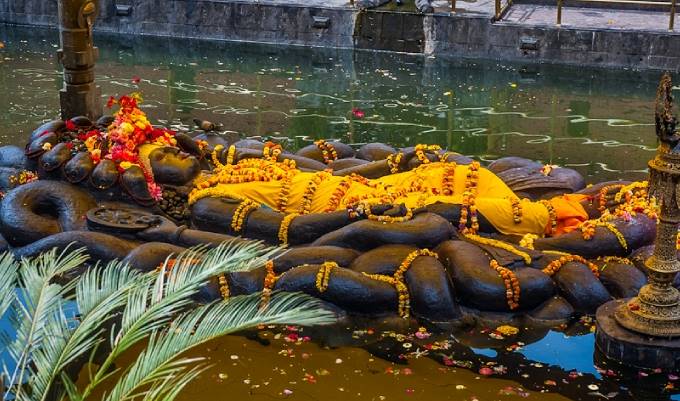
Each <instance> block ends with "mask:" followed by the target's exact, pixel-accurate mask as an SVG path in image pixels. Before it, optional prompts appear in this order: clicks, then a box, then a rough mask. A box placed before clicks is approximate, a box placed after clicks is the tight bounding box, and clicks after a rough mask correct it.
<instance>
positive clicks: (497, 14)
mask: <svg viewBox="0 0 680 401" xmlns="http://www.w3.org/2000/svg"><path fill="white" fill-rule="evenodd" d="M560 1H561V0H560ZM673 1H675V0H673ZM511 6H512V0H506V1H505V4H503V0H496V4H495V10H494V15H493V18H492V20H493V21H494V22H496V21H500V20H501V19H503V16H504V15H505V13H507V12H508V10H509V9H510V7H511Z"/></svg>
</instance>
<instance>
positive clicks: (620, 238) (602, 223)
mask: <svg viewBox="0 0 680 401" xmlns="http://www.w3.org/2000/svg"><path fill="white" fill-rule="evenodd" d="M595 224H596V225H597V226H600V227H604V228H606V229H607V230H609V231H610V232H611V233H612V234H614V235H615V236H616V239H617V240H618V241H619V245H621V247H622V248H623V249H624V250H626V251H627V250H628V242H626V237H624V235H623V233H621V231H619V229H618V228H616V226H615V225H614V224H612V223H610V222H607V221H598V222H596V223H595Z"/></svg>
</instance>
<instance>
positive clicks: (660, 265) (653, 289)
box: [615, 73, 680, 337]
mask: <svg viewBox="0 0 680 401" xmlns="http://www.w3.org/2000/svg"><path fill="white" fill-rule="evenodd" d="M672 87H673V84H672V82H671V77H670V75H668V74H667V73H666V74H664V75H663V76H662V78H661V82H660V83H659V89H658V90H657V98H656V110H655V115H654V120H655V122H656V135H657V137H658V138H659V141H660V144H659V148H658V149H657V154H656V157H655V158H654V159H653V160H651V161H650V162H649V171H650V172H649V184H650V192H649V193H650V196H656V197H657V199H658V200H659V204H660V205H661V211H660V216H659V223H658V224H657V234H656V243H655V248H654V255H653V256H652V257H651V258H649V259H648V260H647V261H646V262H645V266H646V267H647V269H648V270H649V284H647V285H645V286H644V287H642V289H640V293H639V294H638V296H637V297H635V298H633V299H632V300H631V301H630V302H628V303H627V304H623V305H622V306H621V307H620V308H619V309H618V311H617V312H616V314H615V317H616V320H617V321H618V322H619V323H620V324H621V325H622V326H623V327H625V328H627V329H630V330H632V331H635V332H638V333H643V334H649V335H653V336H664V337H666V336H680V292H678V290H677V289H675V288H674V287H673V286H672V285H671V284H672V283H673V280H674V278H675V275H676V274H677V273H678V272H680V262H679V261H678V259H677V256H676V252H677V250H676V241H677V235H678V224H680V210H679V209H678V200H679V199H680V149H678V143H679V142H680V135H678V133H677V130H676V126H677V119H676V117H675V116H674V115H673V97H672V95H671V89H672Z"/></svg>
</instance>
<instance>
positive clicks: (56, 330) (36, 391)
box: [31, 262, 143, 400]
mask: <svg viewBox="0 0 680 401" xmlns="http://www.w3.org/2000/svg"><path fill="white" fill-rule="evenodd" d="M142 279H143V277H142V275H141V274H139V273H138V272H136V271H135V270H132V269H131V268H130V266H128V265H125V264H122V263H120V262H111V263H109V264H108V265H107V266H106V267H103V268H102V267H101V266H98V265H97V266H94V267H92V268H90V269H88V270H87V271H86V272H85V273H84V274H83V275H81V277H80V278H79V280H78V281H77V285H76V295H75V297H76V301H77V305H78V311H79V313H80V317H79V321H78V322H77V323H78V324H77V325H76V326H75V327H72V326H73V324H69V321H68V320H67V317H66V316H65V314H64V313H63V312H62V313H60V314H59V315H57V316H54V317H53V319H51V320H48V321H47V322H46V328H45V330H46V335H45V341H44V344H43V347H42V348H40V349H38V350H37V351H36V352H35V355H34V356H33V359H34V361H35V365H36V366H38V367H39V368H38V369H37V370H36V371H35V372H34V375H33V381H32V383H31V396H32V399H34V400H45V399H47V397H48V395H49V392H50V391H54V389H53V388H52V384H53V383H54V381H55V380H57V379H59V378H60V376H61V372H63V371H64V370H65V369H66V368H67V367H68V365H69V364H71V363H73V362H74V361H76V360H77V359H78V358H80V357H82V356H84V355H86V354H87V353H88V352H92V351H93V350H94V349H95V347H96V346H97V345H98V344H99V343H100V342H102V341H103V339H102V333H103V330H104V328H103V327H104V326H105V325H106V323H107V322H108V321H109V320H110V319H112V318H113V317H114V316H115V312H116V311H117V310H120V309H121V308H122V307H123V305H124V303H125V301H126V299H127V292H128V291H129V290H130V289H131V288H134V286H135V285H137V284H138V283H140V282H141V280H142ZM64 390H68V389H67V388H64Z"/></svg>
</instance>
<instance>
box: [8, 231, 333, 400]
mask: <svg viewBox="0 0 680 401" xmlns="http://www.w3.org/2000/svg"><path fill="white" fill-rule="evenodd" d="M272 252H273V250H272V249H266V248H263V247H262V246H261V245H260V244H259V243H237V242H233V243H225V244H222V245H221V246H219V247H217V248H215V249H213V250H210V251H206V250H205V249H203V248H196V249H192V250H188V251H186V252H185V253H183V254H182V255H179V256H178V257H177V259H175V260H174V262H173V264H172V268H170V267H169V266H170V265H169V261H167V260H166V262H165V263H164V265H163V266H162V268H161V269H159V271H154V272H150V273H141V272H138V271H136V270H134V269H132V268H131V267H129V266H127V265H125V264H122V263H120V262H111V263H108V264H107V265H105V266H102V265H94V266H92V267H90V268H89V269H87V270H85V272H84V273H82V274H80V276H79V277H78V278H76V279H73V280H70V281H68V280H65V279H64V276H65V275H67V273H70V275H74V273H75V272H76V269H79V268H82V267H83V265H84V263H85V262H86V261H87V255H86V254H85V252H84V250H76V251H72V250H70V251H68V250H67V251H64V252H61V253H57V251H56V250H53V251H51V252H48V253H45V254H43V255H42V256H39V257H37V258H35V259H30V260H28V259H27V260H22V261H21V262H16V261H15V260H14V259H13V257H12V255H11V254H2V255H0V277H2V278H3V280H2V281H0V315H2V316H3V317H5V318H9V320H10V321H11V322H12V326H13V327H12V328H11V329H9V328H4V331H5V332H3V333H1V336H2V337H1V338H2V339H3V340H4V342H3V343H2V347H3V351H5V360H3V372H4V373H3V380H4V383H5V386H6V387H7V393H6V394H5V396H4V397H3V398H6V399H15V400H18V401H47V400H65V399H69V400H71V401H81V400H89V399H91V398H92V397H93V394H94V391H95V390H98V389H99V388H100V386H101V385H102V383H104V381H107V384H106V387H107V388H108V389H109V391H108V392H105V393H104V395H103V396H102V397H101V399H102V400H106V401H124V400H132V399H136V400H145V401H146V400H149V401H151V400H162V401H171V400H173V399H175V398H176V396H177V395H178V394H179V392H180V391H181V389H182V388H184V387H185V386H186V385H187V384H188V383H189V382H190V381H191V380H193V379H195V378H196V377H197V376H198V375H199V374H200V373H201V372H202V371H203V370H205V369H206V368H207V366H206V365H205V364H204V358H183V357H181V354H183V353H184V352H185V351H187V350H188V349H190V348H192V347H195V346H197V345H199V344H202V343H205V342H207V341H210V340H212V339H214V338H217V337H220V336H223V335H225V334H228V333H232V332H235V331H238V330H242V329H245V328H248V327H252V326H255V325H258V324H278V323H281V324H282V323H288V324H302V325H316V324H327V323H331V322H332V321H333V320H334V315H333V313H332V312H329V311H327V310H324V309H322V308H321V307H320V304H319V303H318V301H316V300H314V299H313V298H310V297H307V296H305V295H302V294H284V293H278V294H276V293H275V294H274V296H273V297H272V299H271V301H270V303H269V305H268V307H267V308H265V309H260V307H259V302H260V298H259V295H258V294H254V295H249V296H240V297H233V298H231V299H229V300H228V301H221V302H215V303H212V304H208V305H201V306H196V305H194V302H193V301H192V299H191V297H192V296H193V295H195V294H196V293H197V292H198V291H199V289H200V288H201V287H202V286H204V285H205V284H206V283H207V282H208V280H209V279H210V278H211V277H215V276H217V275H219V274H222V273H226V272H230V271H238V270H246V269H250V268H253V267H257V266H261V265H262V264H263V263H264V261H265V260H266V259H267V258H268V257H269V256H271V253H272ZM73 305H76V307H75V309H77V313H78V315H77V316H73V317H69V313H68V312H67V311H68V310H69V309H74V308H73ZM72 314H73V313H72ZM143 341H146V342H145V343H144V344H145V347H144V349H143V351H142V352H140V353H139V355H138V357H137V359H136V360H135V361H134V362H133V363H132V364H130V366H127V367H126V368H124V369H113V366H114V365H113V363H114V362H115V361H116V359H117V358H118V357H120V356H121V355H122V354H123V353H124V352H125V351H127V350H129V349H130V348H131V347H132V346H134V345H136V344H140V343H141V342H143ZM102 349H104V350H106V351H107V353H105V355H104V357H103V361H100V360H97V364H96V365H95V364H93V363H91V362H92V359H93V358H94V355H95V351H98V350H102ZM83 366H87V367H88V370H87V380H86V384H84V385H83V384H82V383H81V384H79V385H78V386H76V385H75V383H74V381H73V379H74V374H75V373H76V372H78V371H79V370H80V368H81V367H83ZM109 379H111V380H109Z"/></svg>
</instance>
